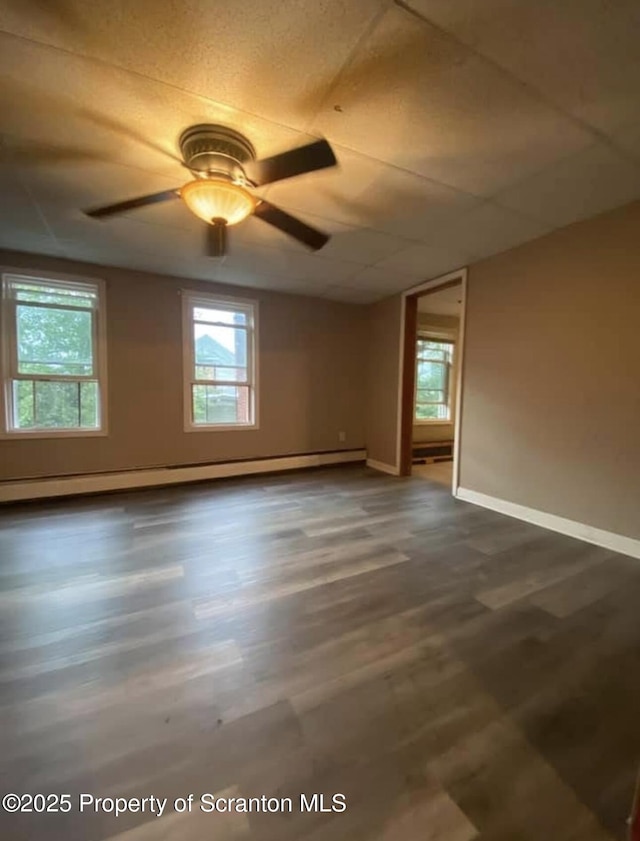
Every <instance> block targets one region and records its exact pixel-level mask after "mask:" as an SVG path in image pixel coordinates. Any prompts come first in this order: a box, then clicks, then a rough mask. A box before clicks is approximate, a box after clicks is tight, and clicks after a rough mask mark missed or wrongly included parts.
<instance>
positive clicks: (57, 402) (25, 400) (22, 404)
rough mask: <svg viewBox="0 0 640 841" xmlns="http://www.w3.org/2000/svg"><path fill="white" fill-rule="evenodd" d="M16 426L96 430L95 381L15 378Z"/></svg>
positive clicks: (23, 427)
mask: <svg viewBox="0 0 640 841" xmlns="http://www.w3.org/2000/svg"><path fill="white" fill-rule="evenodd" d="M13 400H14V426H15V428H16V429H97V428H98V384H97V382H48V381H46V380H14V381H13Z"/></svg>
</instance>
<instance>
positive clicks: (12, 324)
mask: <svg viewBox="0 0 640 841" xmlns="http://www.w3.org/2000/svg"><path fill="white" fill-rule="evenodd" d="M9 279H19V280H24V281H27V282H29V281H31V282H34V283H44V284H50V285H51V286H55V285H56V283H58V284H60V286H64V285H65V284H69V283H73V284H79V285H80V284H86V285H87V286H91V287H92V288H93V289H94V290H96V292H97V295H98V305H97V308H96V310H95V317H94V318H93V359H94V375H92V376H90V377H62V376H61V377H56V376H50V375H38V377H37V379H42V380H51V381H54V380H55V381H58V380H69V379H73V380H91V381H93V380H97V383H98V412H99V426H98V427H96V428H94V429H88V428H80V427H67V428H65V427H63V428H60V429H53V428H46V429H45V428H36V429H16V428H15V427H14V426H13V395H12V392H11V383H12V380H13V379H15V378H16V368H17V361H16V349H17V344H16V343H17V336H16V316H15V306H16V304H15V300H14V299H13V298H12V297H10V296H9V294H8V283H7V281H8V280H9ZM0 280H1V287H2V290H1V291H2V300H1V305H0V320H1V324H2V342H1V344H0V368H1V374H2V387H1V388H0V439H12V440H16V439H19V438H23V439H34V438H95V437H99V436H106V435H107V434H108V425H107V418H108V405H107V393H108V386H107V347H106V344H107V343H106V335H107V331H106V303H105V283H104V280H102V279H101V278H95V277H80V276H77V275H67V274H60V273H57V272H56V273H54V272H47V271H40V270H39V269H25V268H13V267H9V266H7V267H1V268H0ZM18 378H20V377H18ZM27 379H28V378H27Z"/></svg>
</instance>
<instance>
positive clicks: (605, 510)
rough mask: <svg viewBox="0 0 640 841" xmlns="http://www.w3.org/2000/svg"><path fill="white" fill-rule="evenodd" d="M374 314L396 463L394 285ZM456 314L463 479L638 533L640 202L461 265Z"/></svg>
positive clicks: (380, 401) (377, 377) (379, 395)
mask: <svg viewBox="0 0 640 841" xmlns="http://www.w3.org/2000/svg"><path fill="white" fill-rule="evenodd" d="M371 319H372V327H373V328H375V329H374V330H373V338H371V337H370V351H371V354H372V355H374V356H375V359H376V360H377V364H374V366H373V368H372V369H371V372H370V373H371V377H370V384H369V402H368V407H369V408H368V411H369V414H370V415H371V413H372V412H374V411H377V412H378V414H377V416H376V417H375V418H374V419H373V420H372V418H371V417H369V418H367V429H368V433H367V441H368V443H369V444H370V449H371V445H375V446H376V448H377V449H376V452H377V455H375V456H374V455H373V453H372V452H370V456H371V457H373V458H379V459H380V460H381V461H389V462H391V463H392V464H394V463H395V446H394V442H395V440H396V432H397V417H396V411H395V409H396V402H395V401H396V395H397V391H398V371H397V356H394V358H393V359H392V360H386V363H388V364H385V359H384V353H385V351H388V352H389V353H390V354H393V353H394V349H396V348H397V347H398V343H399V336H400V296H399V295H396V296H394V297H393V298H389V299H387V300H385V301H382V302H381V303H379V304H376V305H375V306H374V307H371ZM466 319H467V322H466V335H465V351H464V353H465V358H464V371H463V400H462V416H461V442H460V443H461V458H460V468H461V476H460V480H461V481H460V484H461V487H463V488H468V489H471V490H474V491H479V492H481V493H485V494H489V495H490V496H494V497H497V498H499V499H502V500H507V501H509V502H515V503H518V504H520V505H524V506H528V507H530V508H533V509H537V510H539V511H545V512H548V513H551V514H555V515H557V516H560V517H565V518H568V519H570V520H575V521H576V522H579V523H584V524H587V525H591V526H595V527H596V528H600V529H604V530H606V531H611V532H614V533H617V534H621V535H625V536H627V537H632V538H640V515H639V511H640V202H636V203H634V204H631V205H628V206H626V207H623V208H620V209H618V210H615V211H612V212H611V213H607V214H604V215H602V216H599V217H596V218H595V219H591V220H587V221H585V222H580V223H577V224H575V225H571V226H569V227H566V228H563V229H562V230H559V231H555V232H554V233H551V234H549V235H547V236H545V237H542V238H540V239H538V240H535V241H534V242H531V243H528V244H525V245H522V246H520V247H518V248H514V249H512V250H511V251H507V252H505V253H503V254H501V255H498V256H496V257H492V258H489V259H487V260H484V261H482V262H480V263H477V264H475V265H473V266H471V267H470V269H469V276H468V283H467V311H466ZM396 354H397V351H396ZM385 400H387V401H388V403H387V404H385ZM381 407H383V408H384V409H385V411H381ZM373 426H375V429H373ZM374 433H375V434H374Z"/></svg>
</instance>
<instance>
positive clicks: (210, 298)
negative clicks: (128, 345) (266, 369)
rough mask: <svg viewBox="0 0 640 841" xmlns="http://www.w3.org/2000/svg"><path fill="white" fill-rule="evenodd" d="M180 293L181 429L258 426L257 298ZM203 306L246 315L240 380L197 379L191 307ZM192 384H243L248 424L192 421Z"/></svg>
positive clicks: (209, 429)
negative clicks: (243, 368)
mask: <svg viewBox="0 0 640 841" xmlns="http://www.w3.org/2000/svg"><path fill="white" fill-rule="evenodd" d="M181 295H182V342H183V406H184V430H185V432H224V431H227V432H228V431H230V430H234V431H236V432H237V431H240V430H246V429H258V428H259V424H258V405H259V402H258V360H257V355H258V350H257V349H258V301H256V300H253V299H250V298H235V297H233V296H231V295H216V294H214V293H209V292H197V291H194V290H190V289H183V290H182V292H181ZM196 307H206V308H207V309H216V308H218V309H227V310H233V309H236V310H243V311H244V312H246V314H247V322H248V325H247V379H246V381H243V382H237V381H233V382H231V381H224V382H223V381H219V380H197V379H196V378H195V355H194V346H193V345H194V341H193V310H194V309H195V308H196ZM194 385H228V386H235V385H237V386H247V387H248V388H249V409H250V417H251V422H250V423H224V424H223V423H194V422H193V402H192V387H193V386H194Z"/></svg>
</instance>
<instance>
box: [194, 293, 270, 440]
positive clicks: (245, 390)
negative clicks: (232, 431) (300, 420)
mask: <svg viewBox="0 0 640 841" xmlns="http://www.w3.org/2000/svg"><path fill="white" fill-rule="evenodd" d="M183 296H184V298H183V300H184V335H185V422H186V423H185V428H186V429H187V430H193V429H212V428H214V429H223V428H228V427H248V428H251V427H255V425H256V373H255V333H256V304H255V303H254V302H252V301H242V300H235V299H233V298H222V297H215V296H213V295H205V294H200V293H194V292H184V293H183Z"/></svg>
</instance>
